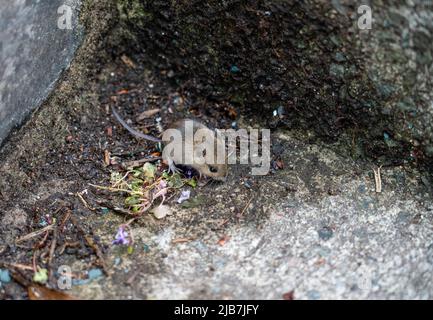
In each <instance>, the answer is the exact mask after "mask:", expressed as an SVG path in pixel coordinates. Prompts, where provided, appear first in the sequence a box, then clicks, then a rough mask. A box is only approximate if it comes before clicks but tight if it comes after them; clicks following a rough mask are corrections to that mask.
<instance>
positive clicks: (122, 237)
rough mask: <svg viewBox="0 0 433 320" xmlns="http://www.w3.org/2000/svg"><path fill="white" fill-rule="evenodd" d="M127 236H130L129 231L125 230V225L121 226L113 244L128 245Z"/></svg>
mask: <svg viewBox="0 0 433 320" xmlns="http://www.w3.org/2000/svg"><path fill="white" fill-rule="evenodd" d="M127 237H128V232H126V231H125V228H124V227H123V226H120V227H119V230H117V233H116V239H115V240H113V244H123V245H128V244H129V239H127Z"/></svg>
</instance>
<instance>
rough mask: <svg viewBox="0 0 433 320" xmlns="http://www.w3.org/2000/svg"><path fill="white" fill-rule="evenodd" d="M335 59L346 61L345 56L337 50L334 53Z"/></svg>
mask: <svg viewBox="0 0 433 320" xmlns="http://www.w3.org/2000/svg"><path fill="white" fill-rule="evenodd" d="M335 61H337V62H344V61H346V57H345V56H344V55H343V54H342V53H341V52H337V53H336V54H335Z"/></svg>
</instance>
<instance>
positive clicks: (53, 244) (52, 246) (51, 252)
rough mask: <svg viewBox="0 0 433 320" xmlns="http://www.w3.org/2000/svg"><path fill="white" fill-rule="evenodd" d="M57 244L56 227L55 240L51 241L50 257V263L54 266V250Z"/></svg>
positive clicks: (55, 229) (55, 231)
mask: <svg viewBox="0 0 433 320" xmlns="http://www.w3.org/2000/svg"><path fill="white" fill-rule="evenodd" d="M56 245H57V228H54V235H53V241H52V242H51V247H50V256H49V258H48V265H49V266H50V267H51V266H52V262H53V257H54V251H55V250H56Z"/></svg>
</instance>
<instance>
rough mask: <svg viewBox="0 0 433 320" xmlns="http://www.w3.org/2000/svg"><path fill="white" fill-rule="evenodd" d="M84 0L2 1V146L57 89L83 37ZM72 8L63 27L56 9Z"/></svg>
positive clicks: (0, 73)
mask: <svg viewBox="0 0 433 320" xmlns="http://www.w3.org/2000/svg"><path fill="white" fill-rule="evenodd" d="M80 4H81V0H67V1H64V0H38V1H26V0H13V1H11V0H0V7H1V10H0V144H1V142H2V141H3V139H4V138H5V137H6V136H7V135H8V133H9V131H10V130H11V129H12V128H13V127H14V126H18V125H20V124H21V123H22V121H23V120H24V119H25V117H26V116H27V115H28V114H29V113H30V112H31V111H32V110H34V109H35V108H37V107H38V106H39V105H40V104H41V103H42V102H43V101H44V100H45V99H46V97H47V96H48V95H49V93H50V91H51V90H52V89H53V88H54V85H55V82H56V81H57V80H58V79H59V76H60V75H61V73H62V71H63V70H64V69H65V68H67V67H68V65H69V63H70V62H71V60H72V58H73V55H74V52H75V50H76V49H77V47H78V45H79V44H80V42H81V39H82V31H83V30H82V28H81V26H79V25H78V15H79V8H80ZM62 5H68V6H70V8H71V9H72V16H71V23H72V24H71V25H72V29H59V28H58V19H59V17H61V14H58V8H59V7H60V6H62Z"/></svg>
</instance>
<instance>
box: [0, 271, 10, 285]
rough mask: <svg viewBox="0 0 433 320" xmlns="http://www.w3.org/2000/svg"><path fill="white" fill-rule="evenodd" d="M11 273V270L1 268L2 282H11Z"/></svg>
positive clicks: (0, 280) (0, 277) (0, 278)
mask: <svg viewBox="0 0 433 320" xmlns="http://www.w3.org/2000/svg"><path fill="white" fill-rule="evenodd" d="M11 281H12V279H11V275H10V273H9V270H2V269H0V282H1V283H9V282H11Z"/></svg>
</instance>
